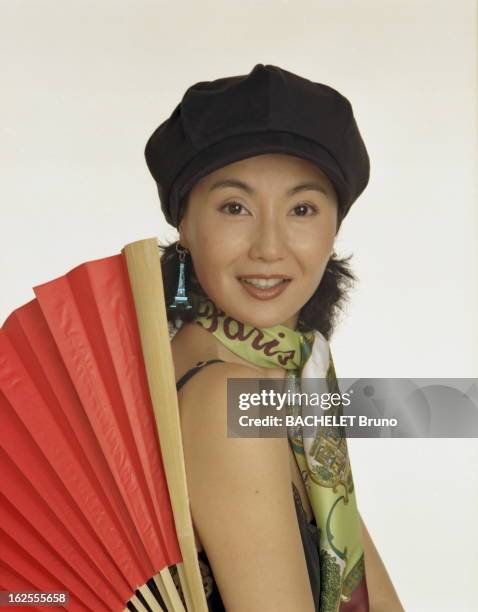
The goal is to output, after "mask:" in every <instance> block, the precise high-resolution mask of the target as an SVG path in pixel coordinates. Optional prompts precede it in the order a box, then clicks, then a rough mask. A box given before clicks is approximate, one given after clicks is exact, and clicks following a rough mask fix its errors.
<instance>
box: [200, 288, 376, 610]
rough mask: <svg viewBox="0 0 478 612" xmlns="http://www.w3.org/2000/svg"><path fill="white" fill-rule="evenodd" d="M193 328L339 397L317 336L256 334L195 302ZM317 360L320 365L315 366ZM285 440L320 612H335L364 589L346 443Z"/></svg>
mask: <svg viewBox="0 0 478 612" xmlns="http://www.w3.org/2000/svg"><path fill="white" fill-rule="evenodd" d="M195 322H196V323H197V324H199V325H201V326H202V327H204V329H206V330H208V331H209V332H211V333H212V334H213V335H214V336H215V338H217V340H219V341H220V342H221V343H222V344H223V345H224V346H225V347H226V348H228V349H229V350H230V351H231V352H233V353H234V354H235V355H238V356H239V357H241V358H243V359H245V360H247V361H249V362H250V363H253V364H255V365H257V366H259V367H264V368H267V367H277V366H280V367H282V368H285V369H286V370H287V373H286V374H287V378H293V379H294V381H295V382H297V381H298V380H299V381H300V377H301V375H302V371H303V369H304V367H305V366H306V364H307V368H306V369H308V371H309V372H308V374H307V375H306V376H307V377H314V378H315V377H317V378H318V377H325V378H326V382H327V387H328V391H329V392H331V393H333V392H337V391H339V387H338V384H337V379H336V376H335V369H334V365H333V361H332V356H331V353H330V348H329V345H328V343H327V341H326V340H325V338H324V337H323V336H322V334H320V333H319V332H317V331H307V332H302V333H301V332H299V331H296V330H293V329H290V328H289V327H287V326H285V325H275V326H274V327H268V328H260V329H259V328H257V327H253V326H252V325H248V324H245V323H242V322H240V321H237V320H235V319H233V318H231V317H228V316H227V315H226V314H225V313H224V312H223V311H221V310H219V309H218V308H217V307H216V306H215V304H214V303H213V302H212V301H211V300H209V299H207V300H206V299H203V300H202V301H201V303H200V305H199V310H198V315H197V316H196V317H195ZM314 345H315V347H314ZM314 349H315V352H314V356H313V358H312V359H310V360H309V358H310V357H311V356H312V353H313V351H314ZM317 356H318V357H320V358H321V359H322V361H324V360H326V363H325V364H324V363H322V365H321V366H320V367H319V366H316V365H315V364H316V362H317ZM288 436H289V442H290V445H291V447H292V450H293V452H294V456H295V458H296V461H297V465H298V467H299V471H300V473H301V474H302V477H303V479H304V483H305V487H306V491H307V494H308V497H309V500H310V504H311V506H312V510H313V513H314V517H315V520H316V524H317V526H318V527H319V529H320V534H321V535H320V550H319V553H320V571H321V593H320V611H321V612H336V611H337V610H338V609H339V607H340V604H341V602H347V601H350V600H351V599H353V601H355V597H354V595H353V592H354V591H356V595H357V597H358V596H359V591H360V592H361V593H362V595H361V596H360V597H363V592H364V584H365V567H364V557H363V546H362V533H361V525H360V520H359V514H358V510H357V504H356V499H355V490H354V484H353V480H352V473H351V469H350V461H349V457H348V451H347V444H346V440H345V438H344V437H342V436H341V435H337V430H336V428H333V427H332V428H331V427H328V428H325V427H318V428H317V433H316V435H315V437H314V438H304V437H303V436H302V430H301V428H295V429H294V430H291V429H290V430H289V431H288ZM359 586H360V587H361V588H360V589H358V587H359Z"/></svg>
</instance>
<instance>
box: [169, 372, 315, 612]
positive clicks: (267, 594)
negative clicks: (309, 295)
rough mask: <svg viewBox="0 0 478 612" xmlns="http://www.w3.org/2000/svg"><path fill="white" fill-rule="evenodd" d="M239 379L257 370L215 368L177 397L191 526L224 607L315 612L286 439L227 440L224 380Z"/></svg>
mask: <svg viewBox="0 0 478 612" xmlns="http://www.w3.org/2000/svg"><path fill="white" fill-rule="evenodd" d="M241 377H244V378H252V377H257V371H256V370H255V369H253V368H251V367H248V366H243V365H241V364H230V363H215V364H211V365H209V366H207V367H205V368H204V370H202V371H201V372H199V373H197V374H196V375H195V376H194V377H193V378H192V379H191V380H190V381H189V382H188V383H187V384H186V385H185V386H184V388H183V389H181V392H180V400H179V401H180V409H181V427H182V434H183V444H184V457H185V463H186V474H187V479H188V488H189V496H190V504H191V513H192V518H193V523H194V526H195V529H196V531H197V533H198V535H199V537H200V540H201V542H202V545H203V547H204V549H205V550H206V553H207V556H208V559H209V561H210V562H211V566H212V569H213V573H214V576H215V578H216V581H217V583H218V587H219V590H220V592H221V596H222V599H223V600H224V603H225V606H226V609H228V610H229V609H231V610H234V611H235V612H242V611H246V610H263V611H264V612H268V611H269V610H270V611H272V610H274V611H278V612H282V611H284V612H285V611H286V610H287V611H289V610H291V609H300V610H304V612H307V611H309V610H310V611H312V610H313V609H314V606H313V598H312V593H311V590H310V583H309V578H308V573H307V566H306V563H305V558H304V553H303V547H302V541H301V538H300V532H299V528H298V523H297V517H296V511H295V506H294V501H293V496H292V486H291V478H290V469H289V449H288V443H287V439H286V438H229V437H228V436H227V378H241Z"/></svg>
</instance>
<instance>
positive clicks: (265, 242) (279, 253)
mask: <svg viewBox="0 0 478 612" xmlns="http://www.w3.org/2000/svg"><path fill="white" fill-rule="evenodd" d="M286 252H287V237H286V235H285V232H284V229H283V228H282V227H280V225H279V224H278V223H270V222H265V223H263V224H261V227H260V229H259V230H258V231H257V232H256V233H255V235H254V237H253V238H252V244H251V247H250V252H249V254H250V257H251V258H252V259H263V260H265V261H275V260H278V259H283V258H284V257H285V254H286Z"/></svg>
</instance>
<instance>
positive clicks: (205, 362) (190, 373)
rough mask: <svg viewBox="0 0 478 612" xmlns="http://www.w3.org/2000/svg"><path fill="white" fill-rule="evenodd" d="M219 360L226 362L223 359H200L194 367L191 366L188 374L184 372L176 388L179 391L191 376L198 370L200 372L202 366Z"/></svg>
mask: <svg viewBox="0 0 478 612" xmlns="http://www.w3.org/2000/svg"><path fill="white" fill-rule="evenodd" d="M217 362H221V363H226V362H225V361H224V360H223V359H210V360H209V361H198V362H197V364H196V365H195V366H194V367H193V368H191V369H190V370H188V371H187V372H186V374H183V375H182V376H181V378H180V379H179V380H178V382H177V383H176V390H177V391H179V389H181V387H182V386H183V385H184V384H185V383H187V382H188V380H189V379H190V378H191V376H194V374H196V372H199V370H200V369H201V368H203V367H204V366H207V365H209V364H210V363H217Z"/></svg>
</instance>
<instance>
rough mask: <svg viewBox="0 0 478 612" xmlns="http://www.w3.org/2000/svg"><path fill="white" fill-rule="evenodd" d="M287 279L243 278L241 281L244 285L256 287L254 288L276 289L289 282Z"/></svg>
mask: <svg viewBox="0 0 478 612" xmlns="http://www.w3.org/2000/svg"><path fill="white" fill-rule="evenodd" d="M287 280H288V279H286V278H282V279H281V278H267V279H266V278H257V279H255V278H254V279H253V278H248V279H245V278H242V279H241V281H242V282H243V283H247V284H249V285H254V287H259V288H261V289H269V288H270V287H275V286H276V285H280V284H281V283H285V282H287Z"/></svg>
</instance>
